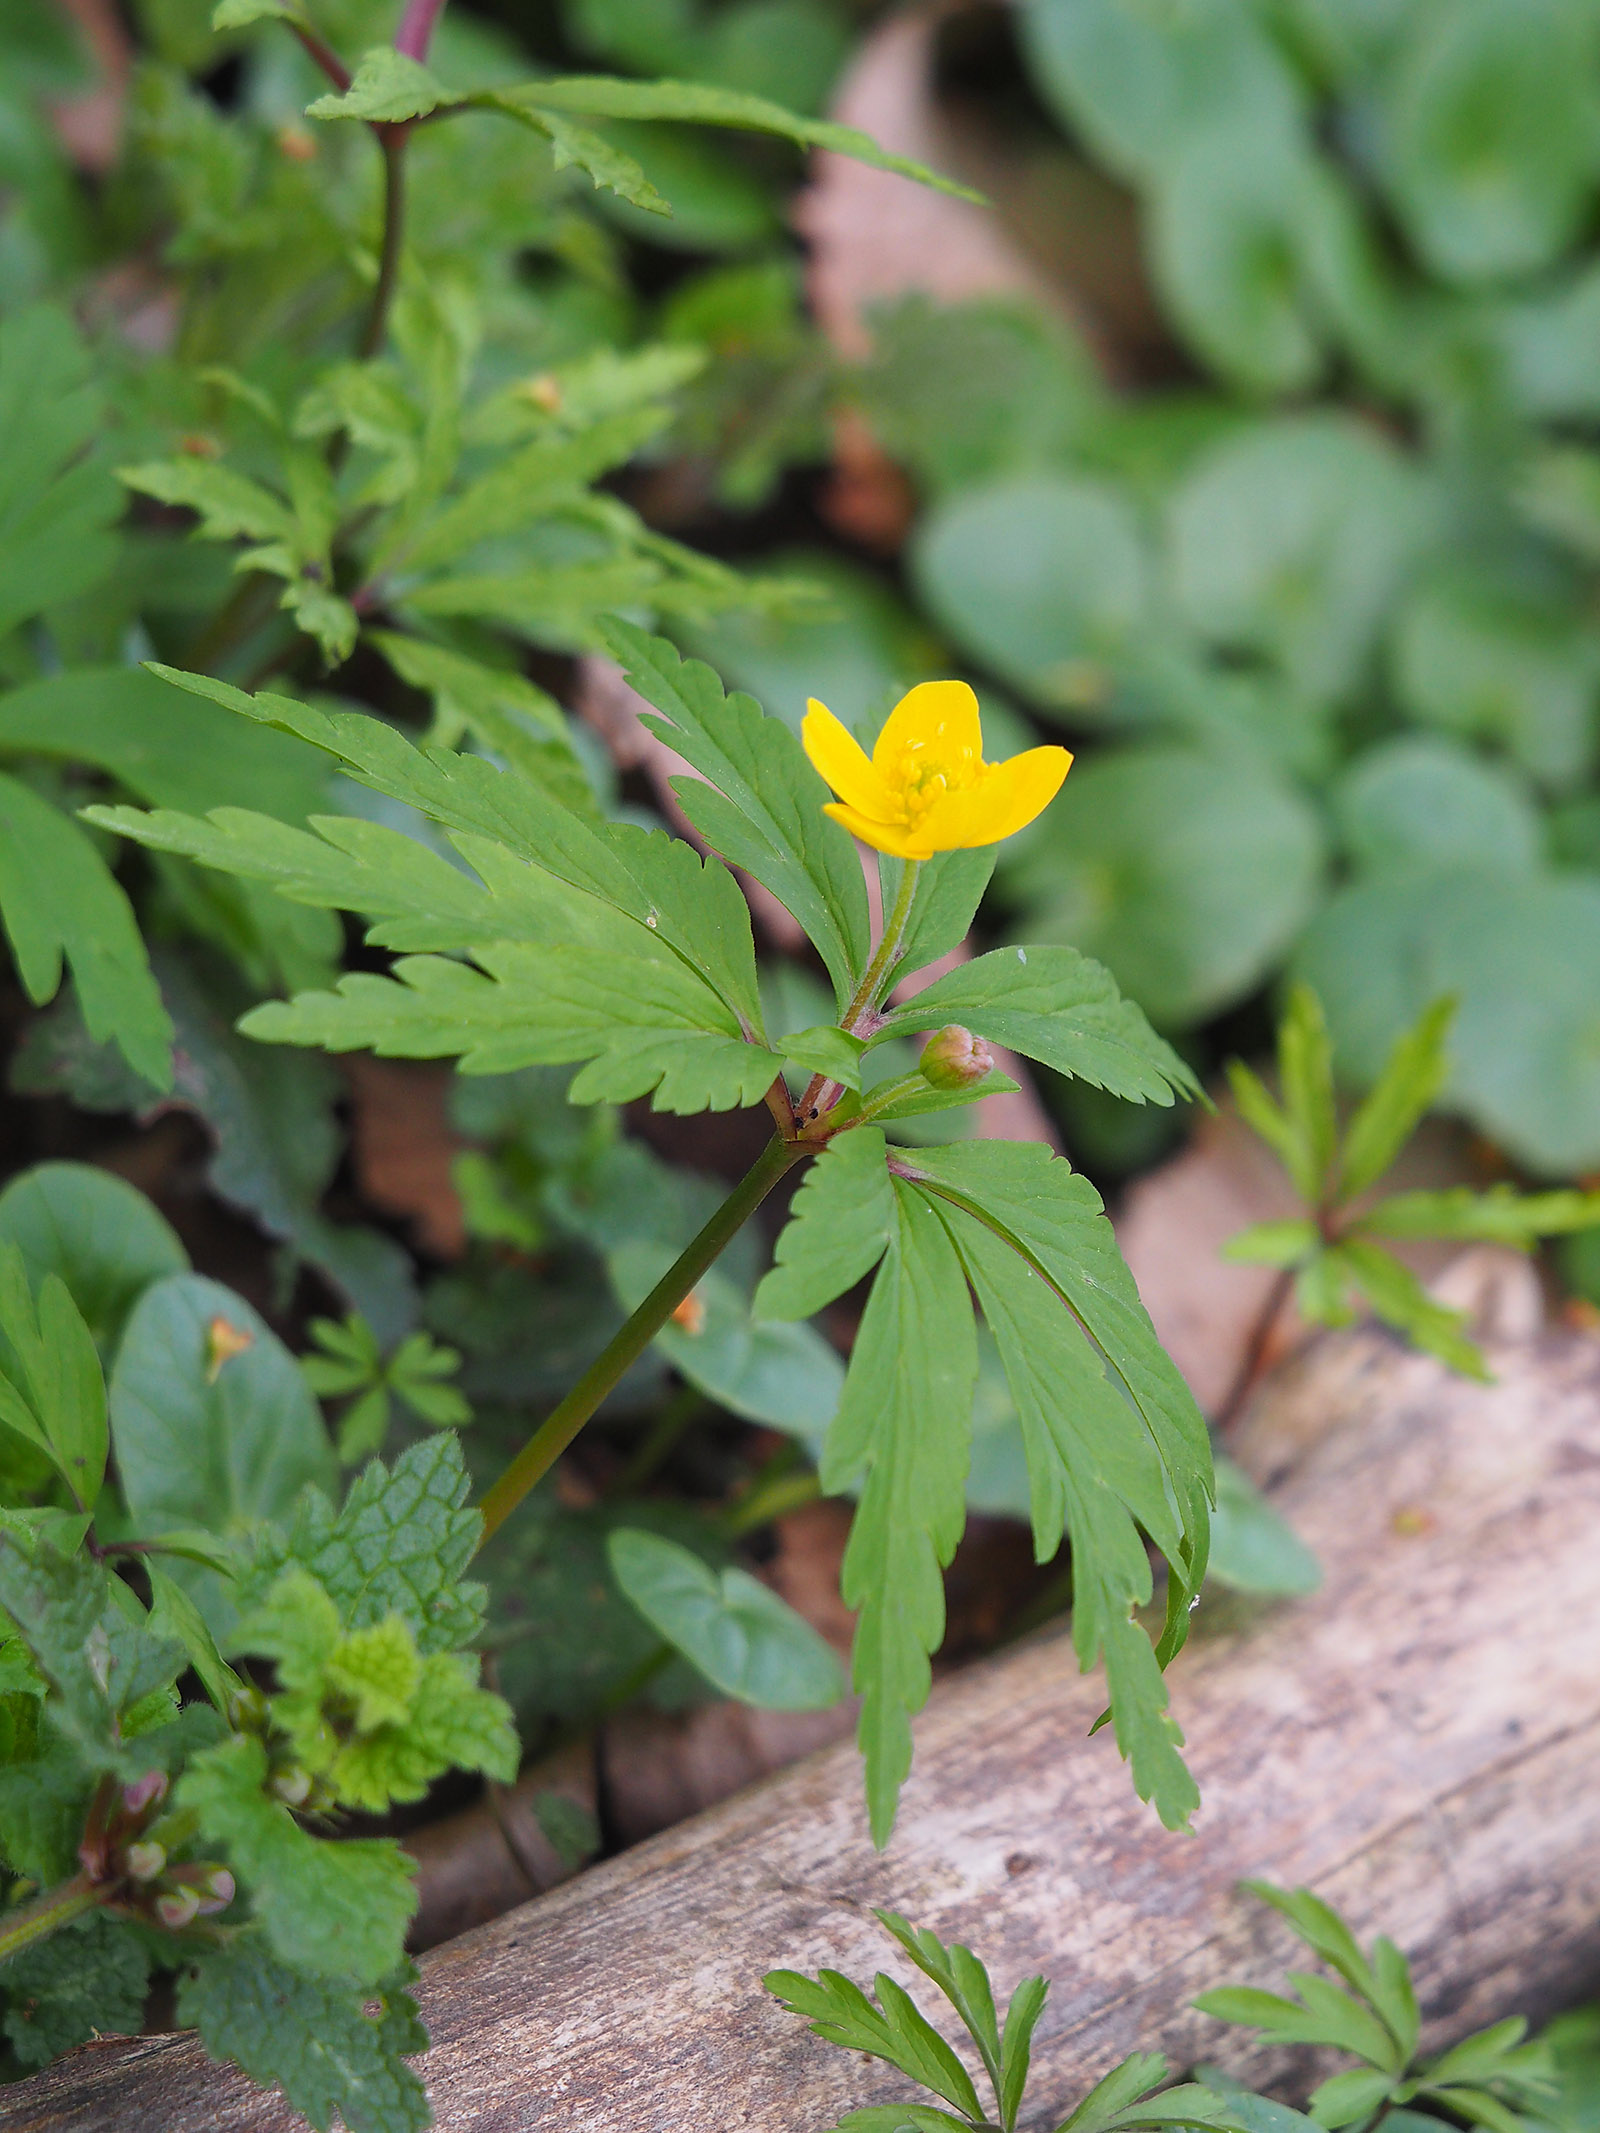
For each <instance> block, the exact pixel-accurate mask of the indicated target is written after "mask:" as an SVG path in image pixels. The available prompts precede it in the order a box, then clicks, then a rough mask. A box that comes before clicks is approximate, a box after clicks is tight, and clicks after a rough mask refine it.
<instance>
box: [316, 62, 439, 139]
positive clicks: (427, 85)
mask: <svg viewBox="0 0 1600 2133" xmlns="http://www.w3.org/2000/svg"><path fill="white" fill-rule="evenodd" d="M464 101H465V99H464V98H462V97H458V96H456V95H455V94H454V93H453V92H452V91H451V90H449V89H447V88H446V87H445V86H444V84H443V83H442V82H441V81H440V80H439V78H438V77H437V75H434V74H430V73H429V71H428V69H427V68H426V67H425V66H423V64H422V63H421V61H420V60H417V59H413V58H411V57H410V56H409V54H407V53H405V52H397V51H396V50H395V48H394V47H393V45H387V44H380V45H374V46H373V47H372V49H371V50H370V51H367V52H363V53H362V55H361V58H360V60H359V61H358V62H357V65H356V71H355V79H354V80H353V81H352V82H351V84H350V86H349V88H348V89H345V90H342V91H340V92H338V93H337V94H335V95H333V96H319V97H318V98H317V100H316V102H315V103H314V104H308V105H307V106H306V117H307V118H315V119H365V120H366V121H367V122H368V123H369V124H390V125H394V124H398V123H399V122H400V121H401V120H404V119H414V118H425V117H426V116H427V114H428V113H429V112H430V111H437V110H438V109H439V107H440V106H441V105H450V104H457V103H462V102H464Z"/></svg>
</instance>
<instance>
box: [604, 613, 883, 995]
mask: <svg viewBox="0 0 1600 2133" xmlns="http://www.w3.org/2000/svg"><path fill="white" fill-rule="evenodd" d="M605 637H606V641H607V644H608V645H609V647H610V649H611V651H612V653H613V655H614V656H615V657H616V658H617V659H618V660H619V661H620V662H621V664H622V665H623V667H624V669H625V671H626V673H627V676H628V679H629V681H630V682H631V683H632V685H633V687H634V688H636V689H637V690H638V691H639V694H640V695H641V696H643V697H645V698H647V700H648V701H649V702H650V703H652V704H654V705H655V707H656V709H657V710H658V711H659V712H661V713H662V714H663V716H662V717H661V718H657V719H647V720H646V721H645V723H646V724H647V725H649V726H650V727H651V728H652V730H653V731H654V732H656V733H657V734H659V735H660V737H661V738H662V739H663V740H665V741H667V742H668V743H669V744H670V745H671V746H672V747H673V748H675V749H676V750H677V752H678V753H679V754H680V755H682V756H683V757H685V758H686V759H687V761H689V762H690V763H692V764H693V765H694V767H695V769H696V770H698V771H699V772H700V773H701V775H702V777H704V778H708V779H709V780H710V781H711V783H710V786H706V785H703V784H701V783H700V782H699V780H697V779H690V778H676V779H674V780H673V789H674V791H676V792H677V794H678V797H679V799H680V800H681V801H682V803H683V807H684V811H685V813H686V814H687V815H688V816H689V819H690V821H691V822H693V824H694V826H695V827H696V829H698V830H699V831H700V833H701V834H702V836H704V837H705V838H706V839H707V840H708V842H710V843H711V844H712V845H713V846H714V847H715V848H716V849H717V850H718V851H719V852H721V853H722V856H723V857H724V858H725V859H727V860H728V861H729V862H730V864H732V865H735V866H740V867H743V868H744V869H745V871H746V872H747V873H749V874H752V875H754V877H755V878H756V880H757V881H759V882H760V883H761V884H762V886H763V887H764V888H767V889H770V890H771V891H772V893H773V895H774V896H776V897H777V899H778V901H779V902H780V903H781V904H783V906H784V907H785V909H786V910H788V911H790V912H792V913H793V915H794V916H795V918H797V919H798V920H799V922H800V924H801V925H802V926H803V927H804V928H805V929H806V932H807V933H808V934H809V935H810V936H811V938H812V940H813V941H814V942H815V943H816V946H817V951H818V953H819V954H820V955H821V957H822V959H823V961H824V963H825V964H826V965H827V967H828V973H829V975H830V976H831V978H832V979H833V985H834V993H835V996H836V998H837V1000H838V1002H839V1004H840V1006H841V1007H842V1006H843V1005H844V1004H845V1003H846V1002H847V1001H848V1000H849V998H850V995H851V993H852V992H853V991H854V988H855V985H856V983H857V981H858V979H859V978H860V976H861V973H862V971H863V970H864V969H865V967H866V960H867V953H868V946H869V939H870V934H869V920H868V912H867V892H866V885H865V883H864V882H863V881H862V878H861V867H860V863H859V861H858V860H857V858H856V854H855V847H854V845H853V844H852V842H851V840H850V838H849V837H848V836H847V835H846V834H845V832H844V831H843V830H842V829H840V827H839V825H838V824H837V823H836V822H834V821H833V820H832V819H831V818H830V817H829V816H827V815H825V814H824V813H823V812H822V809H823V804H824V802H825V801H826V800H827V797H828V789H827V787H826V786H825V785H824V783H823V781H822V779H821V778H820V777H819V776H818V774H817V772H816V771H814V770H813V769H812V767H811V765H810V764H809V763H808V762H807V761H806V758H805V755H804V752H803V751H802V749H801V747H800V743H799V741H798V740H797V739H796V738H795V736H794V734H793V733H792V732H791V731H790V730H789V728H788V727H787V726H786V725H785V724H784V723H783V721H782V720H781V719H775V718H768V717H767V716H766V715H765V714H764V713H763V712H762V711H761V709H760V707H759V706H758V705H757V704H756V703H755V702H754V701H753V699H752V698H750V697H748V696H743V695H739V694H735V695H733V696H724V694H723V691H722V684H721V683H720V682H719V681H718V680H717V678H716V676H715V675H714V674H713V673H712V671H711V669H710V668H709V667H707V666H704V665H702V664H701V662H700V661H699V660H693V659H691V660H680V659H679V657H678V654H677V652H676V651H675V650H674V649H673V647H672V646H671V645H670V644H668V643H667V642H666V640H665V639H664V638H660V637H649V636H647V635H646V634H645V633H644V631H642V630H638V629H635V628H633V627H632V625H631V624H628V623H624V622H620V621H615V620H613V621H611V622H609V623H608V624H607V625H606V628H605Z"/></svg>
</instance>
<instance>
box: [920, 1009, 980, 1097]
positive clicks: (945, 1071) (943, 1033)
mask: <svg viewBox="0 0 1600 2133" xmlns="http://www.w3.org/2000/svg"><path fill="white" fill-rule="evenodd" d="M917 1064H918V1066H919V1068H920V1069H921V1072H922V1078H923V1080H924V1081H931V1082H932V1084H933V1086H934V1087H935V1088H936V1089H970V1088H971V1087H972V1085H973V1083H974V1082H978V1081H982V1079H983V1077H984V1075H985V1074H990V1073H993V1071H994V1054H993V1053H992V1052H991V1051H990V1049H989V1047H988V1046H987V1045H986V1044H985V1043H984V1041H983V1039H982V1038H981V1037H974V1036H973V1034H972V1032H971V1030H969V1029H963V1028H962V1027H961V1025H960V1024H959V1023H958V1022H952V1023H950V1024H948V1026H947V1027H946V1028H944V1029H942V1030H940V1031H939V1032H938V1034H937V1035H936V1036H932V1037H930V1038H929V1039H928V1041H927V1043H926V1044H925V1045H924V1046H923V1047H922V1057H921V1059H920V1060H918V1062H917Z"/></svg>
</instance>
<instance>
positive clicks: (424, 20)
mask: <svg viewBox="0 0 1600 2133" xmlns="http://www.w3.org/2000/svg"><path fill="white" fill-rule="evenodd" d="M443 13H444V0H406V11H405V13H404V14H403V15H402V16H401V18H400V27H399V29H398V30H396V31H395V33H394V48H395V50H396V51H397V52H404V54H405V55H406V57H407V59H414V60H416V61H417V62H418V64H419V65H420V64H421V63H422V61H423V60H425V59H426V58H427V56H428V46H429V45H430V44H431V43H432V42H433V27H434V24H435V23H436V22H437V21H438V19H439V17H440V16H441V15H442V14H443Z"/></svg>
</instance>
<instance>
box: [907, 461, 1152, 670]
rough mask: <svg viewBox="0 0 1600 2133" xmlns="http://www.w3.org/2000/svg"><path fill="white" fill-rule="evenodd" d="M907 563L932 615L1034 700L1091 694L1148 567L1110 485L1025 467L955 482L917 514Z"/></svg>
mask: <svg viewBox="0 0 1600 2133" xmlns="http://www.w3.org/2000/svg"><path fill="white" fill-rule="evenodd" d="M912 567H913V572H914V575H915V577H916V580H917V584H918V586H919V588H920V590H921V592H922V595H923V597H924V599H925V600H926V601H927V603H928V605H929V607H930V608H931V609H932V610H933V613H934V615H935V616H936V618H937V619H938V620H939V621H940V622H941V623H942V624H943V625H944V627H945V628H946V629H948V630H949V631H950V632H951V634H952V635H953V636H954V637H955V638H956V639H957V640H958V641H959V642H960V643H961V644H962V645H963V646H964V647H965V648H966V649H967V650H969V651H971V652H972V653H974V654H975V655H976V656H977V657H978V658H980V659H982V660H983V661H984V663H985V664H986V665H987V666H989V667H992V668H993V670H994V671H995V673H997V674H999V675H1000V676H1002V677H1003V678H1004V679H1005V680H1007V681H1011V682H1014V683H1015V684H1016V685H1017V687H1019V688H1021V689H1025V690H1027V691H1028V693H1029V694H1030V695H1033V696H1036V697H1038V698H1039V699H1040V701H1041V702H1044V703H1050V704H1061V705H1069V704H1084V703H1090V704H1093V703H1096V702H1098V701H1099V699H1100V698H1101V697H1102V696H1103V695H1104V694H1105V693H1106V689H1107V686H1108V679H1107V676H1106V674H1105V671H1104V668H1105V663H1106V662H1107V661H1108V660H1110V659H1113V658H1115V656H1116V655H1117V654H1118V652H1119V651H1120V650H1121V649H1122V648H1123V646H1124V645H1125V644H1126V643H1127V641H1128V639H1129V637H1130V636H1131V634H1132V633H1133V631H1134V630H1135V629H1136V628H1137V627H1138V625H1139V623H1140V620H1141V618H1142V616H1143V614H1144V610H1145V603H1146V599H1147V582H1146V581H1147V578H1148V568H1147V563H1146V558H1145V553H1144V546H1143V541H1142V538H1141V535H1140V531H1139V524H1138V520H1137V519H1136V518H1135V516H1134V512H1133V508H1132V506H1131V504H1130V503H1129V502H1128V501H1127V499H1126V498H1125V497H1124V496H1122V495H1121V494H1120V493H1119V492H1118V491H1117V490H1115V489H1113V488H1111V487H1110V486H1109V485H1108V484H1106V483H1104V482H1098V481H1086V480H1080V479H1073V478H1071V477H1069V476H1067V475H1064V474H1061V475H1043V474H1040V475H1024V476H1022V477H1020V478H1017V479H1014V480H1011V481H1005V482H999V483H996V484H994V485H993V486H992V487H989V488H984V489H971V490H966V491H963V492H962V493H961V494H959V495H957V496H955V497H953V498H952V499H951V500H950V501H949V502H947V503H945V504H943V505H942V506H940V507H938V508H937V509H935V510H934V511H933V512H932V513H931V514H930V515H929V516H928V518H927V519H926V520H924V522H923V524H922V526H921V528H920V530H919V532H918V535H917V539H916V546H915V550H914V553H913V559H912Z"/></svg>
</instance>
